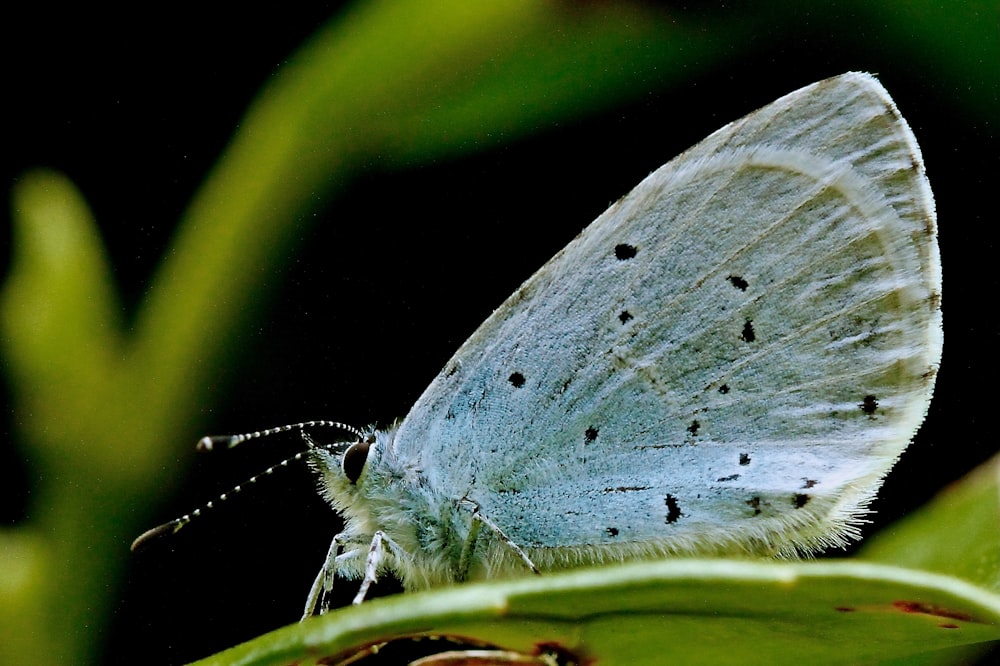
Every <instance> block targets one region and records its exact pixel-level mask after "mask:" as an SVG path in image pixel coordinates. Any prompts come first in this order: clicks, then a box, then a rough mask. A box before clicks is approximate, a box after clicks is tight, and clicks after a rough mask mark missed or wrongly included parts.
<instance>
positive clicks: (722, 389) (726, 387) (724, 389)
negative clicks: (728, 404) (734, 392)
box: [719, 384, 729, 395]
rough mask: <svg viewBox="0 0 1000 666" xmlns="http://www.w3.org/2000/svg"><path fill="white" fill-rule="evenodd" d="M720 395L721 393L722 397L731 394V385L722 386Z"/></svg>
mask: <svg viewBox="0 0 1000 666" xmlns="http://www.w3.org/2000/svg"><path fill="white" fill-rule="evenodd" d="M719 393H721V394H722V395H726V394H727V393H729V384H723V385H722V386H720V387H719Z"/></svg>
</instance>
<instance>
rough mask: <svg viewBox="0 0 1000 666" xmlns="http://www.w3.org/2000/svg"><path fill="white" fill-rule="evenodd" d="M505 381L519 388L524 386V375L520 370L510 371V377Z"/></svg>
mask: <svg viewBox="0 0 1000 666" xmlns="http://www.w3.org/2000/svg"><path fill="white" fill-rule="evenodd" d="M507 381H509V382H510V383H511V384H512V385H513V386H514V388H521V387H522V386H524V375H522V374H521V373H520V372H512V373H510V377H508V378H507Z"/></svg>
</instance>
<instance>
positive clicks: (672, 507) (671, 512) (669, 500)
mask: <svg viewBox="0 0 1000 666" xmlns="http://www.w3.org/2000/svg"><path fill="white" fill-rule="evenodd" d="M663 503H664V504H666V505H667V525H672V524H674V523H676V522H677V520H678V519H679V518H680V517H681V516H683V515H684V514H683V513H681V507H680V504H678V503H677V498H676V497H674V496H673V495H667V496H666V497H664V498H663Z"/></svg>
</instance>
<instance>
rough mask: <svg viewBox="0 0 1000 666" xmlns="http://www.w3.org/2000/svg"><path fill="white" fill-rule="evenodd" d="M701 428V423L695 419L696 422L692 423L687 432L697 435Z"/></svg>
mask: <svg viewBox="0 0 1000 666" xmlns="http://www.w3.org/2000/svg"><path fill="white" fill-rule="evenodd" d="M699 428H701V423H699V422H698V419H695V420H694V421H691V425H689V426H688V427H687V431H688V432H689V433H691V434H692V435H697V434H698V429H699Z"/></svg>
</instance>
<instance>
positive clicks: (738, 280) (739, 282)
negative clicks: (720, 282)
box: [726, 275, 750, 291]
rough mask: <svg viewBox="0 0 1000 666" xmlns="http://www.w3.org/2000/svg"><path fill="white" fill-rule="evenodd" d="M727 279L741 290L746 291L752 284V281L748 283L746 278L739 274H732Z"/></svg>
mask: <svg viewBox="0 0 1000 666" xmlns="http://www.w3.org/2000/svg"><path fill="white" fill-rule="evenodd" d="M726 279H727V280H729V284H731V285H733V286H734V287H736V288H737V289H739V290H740V291H746V290H747V287H749V286H750V283H748V282H747V281H746V280H744V279H743V278H742V277H740V276H739V275H730V276H729V277H727V278H726Z"/></svg>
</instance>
